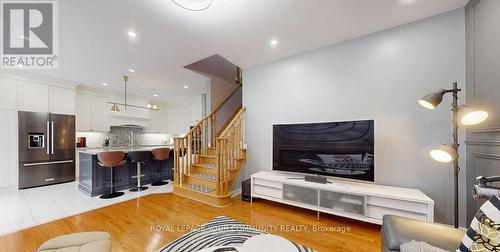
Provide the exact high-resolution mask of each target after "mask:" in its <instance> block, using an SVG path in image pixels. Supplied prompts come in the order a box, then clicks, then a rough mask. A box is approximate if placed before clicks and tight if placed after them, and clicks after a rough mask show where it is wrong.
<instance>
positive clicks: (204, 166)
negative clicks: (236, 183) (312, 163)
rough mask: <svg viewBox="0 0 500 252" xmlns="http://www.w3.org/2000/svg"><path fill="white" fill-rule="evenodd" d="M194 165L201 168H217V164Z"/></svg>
mask: <svg viewBox="0 0 500 252" xmlns="http://www.w3.org/2000/svg"><path fill="white" fill-rule="evenodd" d="M194 166H198V167H201V168H207V169H215V168H217V165H216V164H194Z"/></svg>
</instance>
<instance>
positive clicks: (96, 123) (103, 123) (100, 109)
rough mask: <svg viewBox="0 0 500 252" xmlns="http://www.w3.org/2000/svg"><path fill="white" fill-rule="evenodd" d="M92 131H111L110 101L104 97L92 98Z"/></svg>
mask: <svg viewBox="0 0 500 252" xmlns="http://www.w3.org/2000/svg"><path fill="white" fill-rule="evenodd" d="M91 118H92V130H93V131H106V132H107V131H109V122H108V99H107V98H106V97H103V96H92V117H91Z"/></svg>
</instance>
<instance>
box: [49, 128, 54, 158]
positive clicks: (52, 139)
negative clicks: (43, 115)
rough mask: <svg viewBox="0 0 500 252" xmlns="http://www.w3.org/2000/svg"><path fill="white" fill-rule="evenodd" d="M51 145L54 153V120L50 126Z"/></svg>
mask: <svg viewBox="0 0 500 252" xmlns="http://www.w3.org/2000/svg"><path fill="white" fill-rule="evenodd" d="M50 131H51V132H50V145H51V147H50V148H51V149H52V154H54V121H52V122H51V127H50Z"/></svg>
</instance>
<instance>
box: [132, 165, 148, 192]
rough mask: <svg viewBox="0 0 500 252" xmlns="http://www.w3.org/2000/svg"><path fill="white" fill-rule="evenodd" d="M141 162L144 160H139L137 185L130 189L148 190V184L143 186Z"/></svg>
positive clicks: (133, 190)
mask: <svg viewBox="0 0 500 252" xmlns="http://www.w3.org/2000/svg"><path fill="white" fill-rule="evenodd" d="M141 164H142V162H137V173H136V174H137V186H136V187H134V188H132V189H130V191H131V192H140V191H144V190H147V189H148V187H146V186H142V184H141V177H142V176H144V175H142V173H141Z"/></svg>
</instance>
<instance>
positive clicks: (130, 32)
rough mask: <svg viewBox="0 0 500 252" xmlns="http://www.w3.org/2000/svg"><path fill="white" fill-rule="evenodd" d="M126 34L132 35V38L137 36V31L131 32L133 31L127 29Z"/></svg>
mask: <svg viewBox="0 0 500 252" xmlns="http://www.w3.org/2000/svg"><path fill="white" fill-rule="evenodd" d="M128 36H129V37H132V38H135V37H137V33H135V32H133V31H129V32H128Z"/></svg>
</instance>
